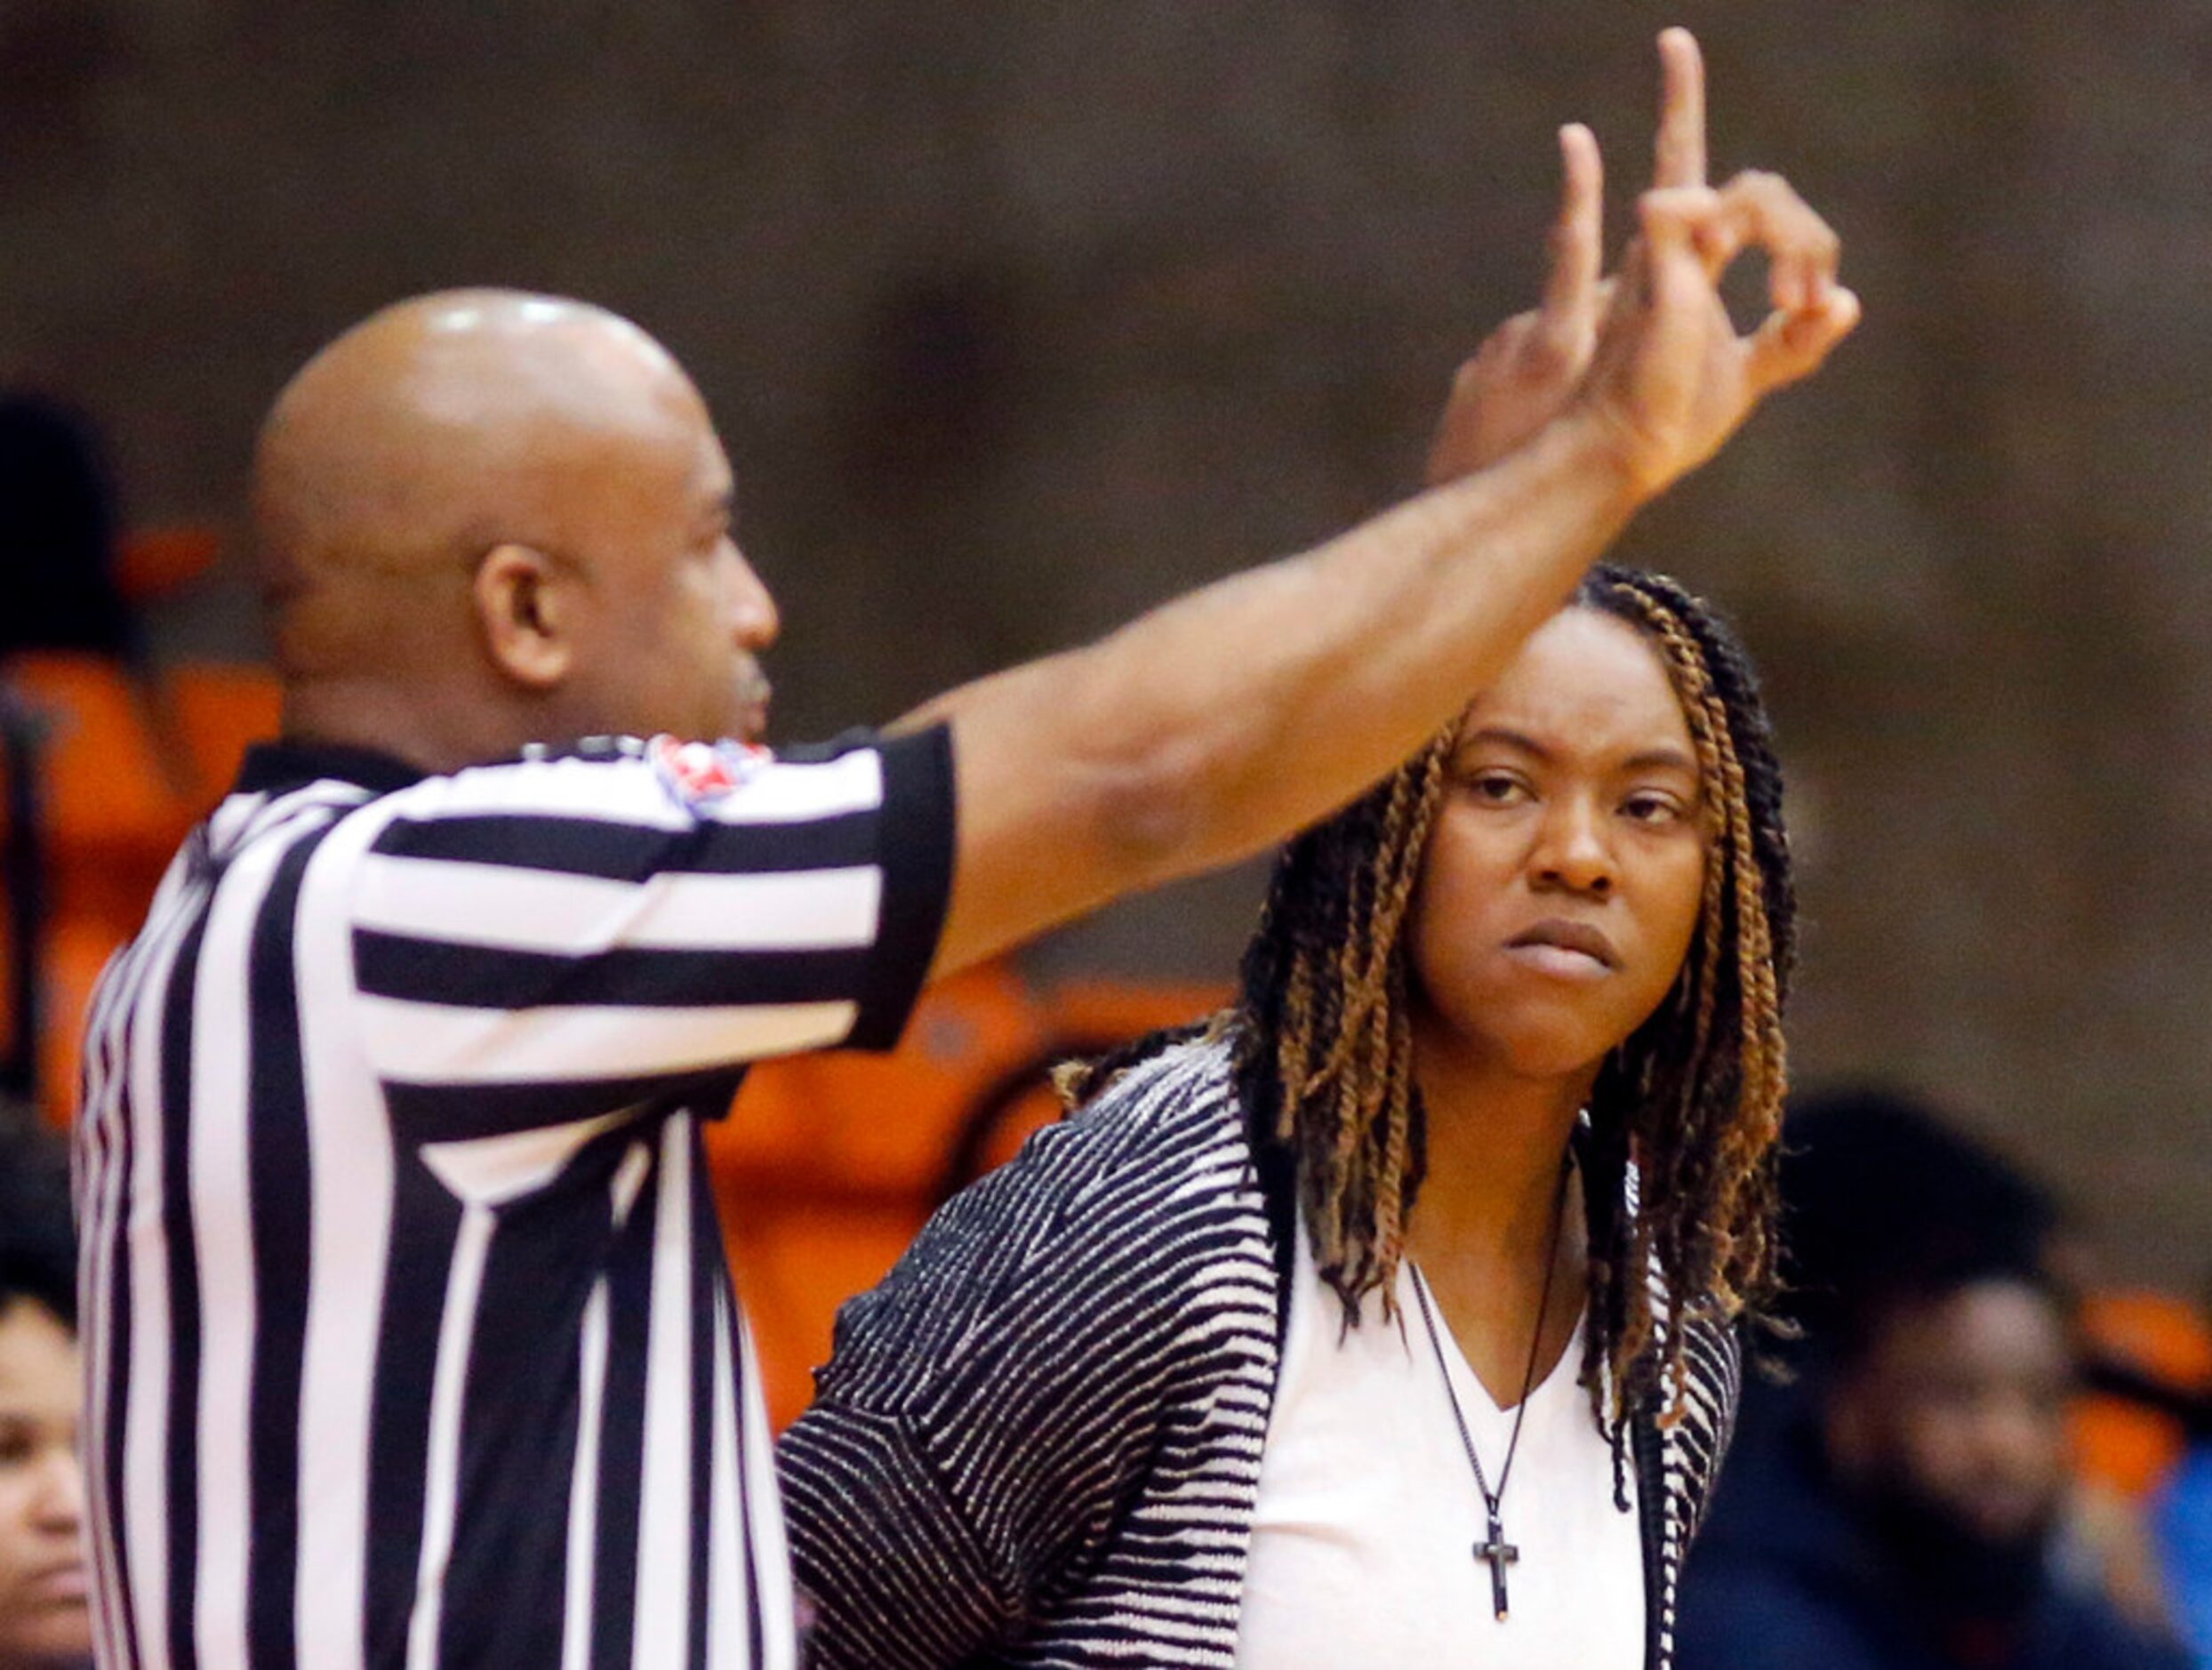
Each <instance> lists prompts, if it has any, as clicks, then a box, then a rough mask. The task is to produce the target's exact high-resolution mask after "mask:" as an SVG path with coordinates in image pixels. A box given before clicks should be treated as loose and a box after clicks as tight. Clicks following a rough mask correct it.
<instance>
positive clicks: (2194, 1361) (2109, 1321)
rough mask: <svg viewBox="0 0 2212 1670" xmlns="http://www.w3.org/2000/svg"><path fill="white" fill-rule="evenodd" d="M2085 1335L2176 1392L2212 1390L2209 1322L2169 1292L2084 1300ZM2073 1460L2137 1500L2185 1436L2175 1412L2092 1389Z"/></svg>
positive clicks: (2164, 1470) (2078, 1423) (2078, 1422)
mask: <svg viewBox="0 0 2212 1670" xmlns="http://www.w3.org/2000/svg"><path fill="white" fill-rule="evenodd" d="M2081 1332H2082V1337H2083V1338H2084V1339H2085V1340H2086V1341H2087V1342H2088V1344H2089V1345H2090V1346H2091V1347H2092V1348H2093V1349H2094V1350H2095V1351H2096V1352H2097V1353H2099V1354H2100V1355H2102V1356H2104V1357H2107V1358H2110V1359H2112V1360H2114V1361H2120V1362H2123V1363H2127V1364H2128V1365H2129V1366H2131V1367H2133V1368H2136V1369H2141V1370H2142V1371H2143V1372H2144V1373H2145V1374H2147V1375H2148V1376H2150V1377H2152V1379H2154V1380H2157V1381H2160V1382H2162V1383H2163V1384H2165V1385H2170V1386H2173V1387H2175V1388H2176V1390H2178V1391H2183V1392H2196V1393H2205V1392H2212V1329H2208V1327H2207V1326H2206V1322H2205V1319H2204V1316H2203V1313H2201V1312H2200V1311H2199V1310H2198V1309H2197V1307H2196V1306H2195V1305H2191V1304H2189V1303H2188V1302H2187V1301H2185V1300H2183V1299H2177V1298H2175V1297H2172V1296H2170V1295H2168V1294H2164V1293H2150V1292H2118V1293H2099V1294H2093V1295H2091V1296H2090V1297H2088V1299H2086V1300H2084V1301H2083V1303H2082V1306H2081ZM2073 1428H2074V1463H2075V1466H2076V1468H2077V1469H2078V1470H2079V1471H2080V1473H2081V1474H2082V1476H2083V1477H2084V1478H2086V1479H2088V1480H2089V1481H2093V1482H2095V1483H2098V1484H2102V1485H2104V1486H2107V1487H2108V1488H2110V1489H2113V1490H2116V1491H2118V1492H2119V1493H2120V1495H2121V1496H2123V1497H2128V1498H2130V1499H2133V1500H2138V1501H2139V1500H2141V1499H2142V1498H2143V1497H2145V1496H2147V1495H2148V1494H2149V1493H2150V1492H2151V1491H2152V1489H2155V1488H2156V1487H2157V1486H2158V1485H2159V1484H2160V1482H2161V1481H2163V1480H2164V1479H2165V1478H2166V1476H2167V1474H2168V1473H2169V1472H2171V1471H2172V1469H2173V1466H2174V1464H2175V1463H2176V1462H2177V1461H2179V1460H2180V1459H2181V1453H2182V1450H2183V1449H2184V1446H2185V1444H2186V1443H2187V1441H2188V1434H2187V1433H2184V1431H2183V1430H2182V1425H2181V1422H2180V1421H2179V1420H2178V1419H2176V1417H2174V1416H2171V1415H2168V1414H2163V1413H2160V1411H2158V1410H2156V1409H2145V1408H2144V1407H2143V1406H2142V1405H2141V1404H2138V1403H2132V1402H2129V1401H2126V1400H2125V1399H2122V1398H2117V1397H2110V1396H2101V1395H2099V1396H2089V1397H2085V1398H2083V1399H2081V1400H2080V1403H2079V1405H2078V1406H2077V1408H2076V1410H2075V1414H2074V1422H2073Z"/></svg>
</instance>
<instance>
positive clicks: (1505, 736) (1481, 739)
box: [1455, 725, 1554, 763]
mask: <svg viewBox="0 0 2212 1670" xmlns="http://www.w3.org/2000/svg"><path fill="white" fill-rule="evenodd" d="M1476 743H1495V744H1497V745H1498V746H1499V747H1502V748H1510V749H1511V750H1512V751H1514V752H1515V753H1519V754H1527V755H1528V756H1529V757H1530V758H1531V759H1540V760H1543V761H1546V762H1547V763H1548V762H1549V761H1551V759H1553V758H1554V755H1553V754H1552V752H1551V750H1550V749H1548V748H1546V747H1545V746H1544V745H1543V743H1540V742H1538V741H1537V740H1536V739H1535V737H1533V736H1529V735H1525V734H1523V733H1522V732H1519V731H1515V730H1508V729H1507V728H1506V727H1504V726H1503V725H1486V726H1484V727H1482V728H1481V729H1480V730H1479V731H1470V732H1468V733H1467V735H1464V736H1463V737H1461V738H1460V740H1459V747H1458V748H1457V749H1456V750H1455V752H1458V753H1464V752H1466V751H1467V750H1469V749H1470V748H1472V747H1473V746H1475V744H1476Z"/></svg>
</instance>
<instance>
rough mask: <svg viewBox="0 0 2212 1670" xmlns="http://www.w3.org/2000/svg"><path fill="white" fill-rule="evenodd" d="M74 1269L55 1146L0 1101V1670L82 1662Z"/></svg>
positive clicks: (87, 1635) (85, 1648)
mask: <svg viewBox="0 0 2212 1670" xmlns="http://www.w3.org/2000/svg"><path fill="white" fill-rule="evenodd" d="M77 1398H78V1388H77V1350H76V1242H75V1238H74V1236H73V1235H72V1233H71V1232H70V1228H69V1200H68V1174H67V1169H66V1167H65V1165H64V1164H63V1161H62V1158H61V1156H60V1152H58V1147H57V1144H55V1143H54V1142H53V1141H52V1139H51V1138H49V1137H48V1136H46V1135H45V1134H44V1131H42V1130H40V1129H39V1128H36V1126H34V1125H33V1124H32V1123H31V1120H30V1118H29V1115H28V1113H23V1114H20V1115H15V1116H11V1115H10V1114H9V1112H8V1110H7V1109H5V1108H4V1107H0V1670H75V1667H76V1666H84V1665H89V1664H90V1663H91V1662H92V1617H91V1613H90V1610H89V1609H88V1602H87V1596H88V1594H89V1592H90V1585H89V1583H88V1580H87V1578H86V1573H85V1565H84V1473H83V1470H82V1468H81V1466H80V1465H79V1462H78V1458H77V1448H76V1431H77Z"/></svg>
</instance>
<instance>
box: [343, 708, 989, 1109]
mask: <svg viewBox="0 0 2212 1670" xmlns="http://www.w3.org/2000/svg"><path fill="white" fill-rule="evenodd" d="M379 804H380V807H381V808H382V809H383V810H382V819H381V827H379V828H377V830H376V831H375V833H374V834H373V838H372V839H369V840H368V841H367V843H366V845H365V848H364V849H363V851H362V853H361V855H360V857H359V858H358V860H357V873H356V876H355V879H354V884H353V887H352V922H351V932H352V950H353V961H354V969H353V973H354V984H355V987H356V990H357V994H358V1000H359V1005H360V1022H361V1038H362V1042H363V1046H364V1048H365V1050H366V1052H367V1054H368V1056H369V1059H370V1064H371V1065H372V1066H373V1069H374V1071H375V1072H377V1074H378V1075H379V1076H380V1077H381V1079H382V1080H384V1082H385V1085H386V1087H387V1092H388V1095H389V1098H390V1102H391V1111H392V1112H393V1115H394V1117H395V1120H396V1121H397V1123H398V1124H399V1125H400V1127H401V1128H402V1129H403V1130H405V1131H406V1132H407V1134H408V1135H410V1136H413V1138H414V1139H415V1140H418V1141H437V1140H445V1139H448V1138H453V1137H463V1136H487V1135H497V1134H501V1133H504V1132H509V1131H517V1130H521V1129H525V1128H533V1127H537V1126H541V1125H547V1124H552V1123H558V1122H562V1121H565V1120H571V1119H574V1118H577V1117H581V1116H582V1115H584V1114H586V1113H589V1112H597V1111H603V1110H605V1109H606V1108H608V1107H610V1106H618V1105H626V1104H633V1103H636V1102H638V1101H642V1100H645V1099H647V1098H650V1097H652V1096H655V1095H659V1094H663V1093H666V1092H669V1091H671V1090H675V1089H678V1088H685V1087H686V1086H688V1085H690V1084H693V1083H694V1082H696V1081H700V1080H706V1079H709V1078H711V1077H713V1076H716V1075H722V1074H727V1073H728V1072H730V1071H731V1070H732V1069H733V1068H736V1067H740V1066H741V1065H742V1064H745V1063H747V1062H749V1061H755V1060H758V1059H761V1058H763V1057H766V1056H779V1055H785V1054H789V1053H792V1052H795V1051H799V1050H807V1049H821V1048H833V1047H836V1046H839V1045H852V1046H855V1047H860V1048H889V1047H890V1046H891V1045H892V1044H894V1043H895V1042H896V1041H897V1039H898V1035H899V1032H900V1031H901V1029H902V1026H903V1024H904V1023H905V1018H906V1015H907V1012H908V1010H909V1009H910V1008H911V1007H912V1005H913V1002H914V999H915V996H916V994H917V992H918V991H919V989H920V986H921V983H922V980H923V977H924V976H925V975H926V972H927V969H928V967H929V963H930V960H931V958H932V957H933V956H934V951H935V947H936V940H937V935H938V931H939V929H940V927H942V921H943V913H944V907H945V902H946V897H947V895H948V893H949V891H950V884H951V869H952V851H953V846H952V842H953V807H952V770H951V743H950V733H949V732H948V731H946V730H945V729H943V728H942V727H939V728H936V729H934V730H931V731H926V732H923V733H920V734H918V735H913V736H908V737H902V738H898V739H895V740H890V741H884V742H880V743H878V742H875V741H873V740H870V741H866V742H863V743H855V744H853V745H849V746H846V747H844V748H842V749H841V750H838V751H832V752H828V753H826V754H824V755H822V756H820V757H815V758H802V757H798V756H792V757H789V758H785V759H777V760H775V761H773V763H763V764H758V765H756V766H753V767H749V769H747V770H745V771H743V772H742V773H741V774H740V775H738V776H737V780H736V781H735V782H734V783H727V784H725V785H721V786H718V787H717V789H716V790H715V791H712V792H709V793H704V794H696V793H690V792H686V791H685V789H684V788H683V787H682V786H681V783H679V781H678V780H677V776H676V775H675V774H672V773H671V772H670V771H669V770H668V769H666V768H664V767H663V766H662V765H661V764H657V763H655V759H654V758H653V750H650V749H648V750H647V751H645V753H644V754H642V755H640V754H638V753H637V752H634V751H633V752H629V753H627V754H624V755H621V756H618V757H604V756H603V757H589V756H581V755H580V756H573V757H566V758H560V759H541V760H530V761H524V762H520V763H516V764H509V765H498V766H488V767H478V768H475V769H470V770H466V771H462V772H460V773H457V774H455V775H452V776H450V777H440V778H433V779H429V780H427V781H425V782H423V783H419V784H417V785H415V786H414V787H413V788H411V789H407V790H403V791H400V792H398V793H397V794H394V795H391V796H389V797H387V798H386V799H384V800H383V801H381V803H379Z"/></svg>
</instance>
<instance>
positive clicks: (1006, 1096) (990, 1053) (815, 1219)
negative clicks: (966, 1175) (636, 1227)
mask: <svg viewBox="0 0 2212 1670" xmlns="http://www.w3.org/2000/svg"><path fill="white" fill-rule="evenodd" d="M1220 998H1221V993H1220V992H1218V991H1216V990H1213V989H1197V988H1190V987H1145V986H1137V985H1129V984H1108V983H1097V984H1093V983H1081V984H1070V985H1068V986H1065V987H1061V988H1057V989H1054V990H1048V991H1045V992H1038V991H1037V990H1035V989H1033V988H1031V987H1030V986H1029V985H1028V984H1025V983H1024V982H1023V981H1022V977H1021V976H1019V975H1018V974H1017V973H1016V972H1015V971H1014V969H1013V968H1012V967H1009V966H1007V965H1005V964H994V965H991V966H989V967H983V968H978V969H973V970H970V971H969V972H967V973H966V974H963V975H960V976H957V977H956V978H954V979H952V980H949V981H946V982H943V983H942V984H940V985H938V986H936V987H934V988H933V989H932V990H931V991H930V992H927V993H926V995H925V996H924V998H923V1000H922V1001H921V1003H920V1005H919V1006H918V1008H916V1010H915V1012H914V1018H913V1020H912V1021H911V1022H910V1024H909V1025H908V1028H907V1035H906V1039H905V1041H904V1042H903V1043H902V1045H901V1046H900V1048H898V1049H897V1050H895V1051H894V1052H892V1053H891V1054H889V1055H887V1056H862V1055H838V1054H832V1055H821V1056H798V1057H795V1058H793V1059H791V1060H789V1061H778V1062H769V1063H765V1064H763V1065H761V1066H759V1067H757V1068H755V1069H754V1070H753V1072H752V1073H751V1074H750V1076H749V1077H748V1079H747V1080H746V1082H745V1087H744V1088H743V1089H742V1090H741V1091H740V1092H739V1093H738V1096H737V1100H736V1104H735V1105H734V1107H733V1110H732V1113H731V1117H730V1118H729V1119H728V1120H725V1121H723V1122H722V1123H721V1124H720V1125H718V1126H716V1127H713V1128H709V1134H708V1138H707V1145H708V1156H709V1166H710V1168H711V1169H712V1173H713V1177H714V1183H715V1189H716V1192H717V1197H718V1198H719V1200H720V1202H721V1207H722V1213H723V1223H724V1225H725V1233H726V1236H727V1240H728V1244H729V1248H730V1257H731V1262H732V1264H733V1265H734V1266H735V1269H736V1273H737V1282H738V1287H739V1289H740V1291H741V1295H742V1297H743V1298H744V1303H745V1309H746V1312H747V1313H748V1315H749V1318H750V1321H751V1323H752V1329H753V1337H754V1343H755V1345H756V1347H757V1351H758V1353H759V1358H760V1364H761V1372H762V1377H763V1381H764V1384H765V1391H766V1395H767V1401H768V1412H769V1418H770V1420H771V1421H772V1422H773V1425H775V1426H776V1427H777V1428H778V1429H781V1427H783V1426H784V1425H788V1424H789V1422H790V1421H791V1420H792V1419H793V1418H795V1417H797V1415H798V1414H799V1412H800V1411H801V1410H803V1409H805V1407H806V1402H807V1400H808V1399H809V1398H810V1397H811V1396H812V1395H813V1376H812V1371H813V1367H814V1366H815V1365H816V1364H818V1363H821V1362H822V1361H826V1360H827V1359H828V1357H829V1340H830V1331H831V1326H832V1323H833V1321H834V1319H835V1317H836V1314H837V1309H838V1306H839V1305H842V1304H843V1303H844V1302H845V1301H846V1299H847V1298H849V1297H852V1296H853V1295H854V1294H855V1293H857V1292H860V1291H861V1290H862V1289H865V1288H868V1287H870V1286H873V1285H874V1284H875V1282H876V1281H878V1280H880V1279H881V1278H882V1276H883V1275H884V1273H886V1271H888V1270H889V1269H890V1267H891V1265H893V1264H894V1262H895V1261H896V1260H897V1258H898V1257H899V1255H900V1254H901V1253H902V1252H903V1251H905V1249H906V1246H907V1243H908V1242H909V1241H910V1240H912V1239H913V1236H914V1233H915V1232H916V1231H917V1230H918V1229H919V1228H920V1227H921V1226H922V1224H923V1223H924V1222H925V1220H926V1218H927V1217H928V1216H929V1214H930V1212H931V1211H932V1210H934V1208H935V1207H936V1205H937V1204H938V1202H939V1200H940V1199H941V1197H942V1192H943V1190H944V1189H945V1188H946V1187H947V1185H948V1183H949V1181H950V1180H951V1179H952V1178H953V1177H954V1176H956V1175H957V1174H960V1173H963V1172H966V1171H973V1172H980V1171H982V1170H984V1169H988V1168H990V1166H992V1165H995V1164H997V1163H998V1162H999V1161H1000V1160H1003V1159H1005V1158H1006V1157H1007V1156H1009V1155H1010V1154H1011V1153H1012V1152H1013V1151H1014V1147H1016V1146H1018V1145H1019V1143H1020V1141H1021V1140H1022V1138H1023V1137H1025V1136H1027V1135H1028V1134H1029V1133H1030V1131H1031V1130H1034V1129H1035V1128H1037V1127H1038V1126H1039V1125H1042V1124H1046V1123H1049V1122H1050V1121H1051V1120H1054V1119H1057V1118H1058V1117H1059V1104H1058V1101H1057V1099H1056V1098H1055V1097H1054V1096H1052V1094H1051V1092H1050V1090H1049V1088H1048V1087H1047V1085H1046V1077H1045V1075H1046V1070H1047V1069H1048V1068H1049V1067H1050V1066H1051V1065H1052V1064H1054V1063H1055V1062H1057V1061H1060V1060H1063V1059H1065V1058H1067V1057H1068V1056H1074V1055H1087V1054H1092V1053H1095V1052H1097V1051H1099V1050H1101V1049H1104V1048H1110V1047H1111V1046H1112V1045H1114V1044H1117V1043H1119V1042H1121V1041H1123V1040H1126V1039H1128V1038H1132V1037H1134V1036H1136V1035H1137V1034H1139V1033H1141V1032H1146V1031H1149V1030H1150V1028H1152V1027H1154V1026H1157V1025H1166V1024H1171V1023H1174V1022H1179V1021H1182V1020H1186V1019H1189V1018H1190V1017H1191V1016H1194V1015H1198V1014H1203V1013H1204V1012H1206V1009H1207V1008H1210V1007H1212V1006H1213V1005H1214V1003H1216V1002H1218V1001H1219V1000H1220ZM964 1157H965V1158H964Z"/></svg>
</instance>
